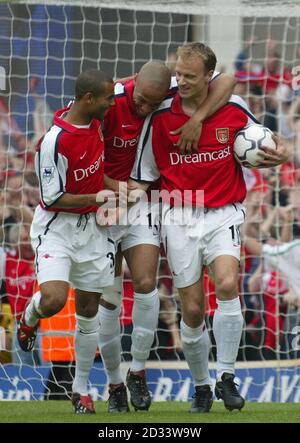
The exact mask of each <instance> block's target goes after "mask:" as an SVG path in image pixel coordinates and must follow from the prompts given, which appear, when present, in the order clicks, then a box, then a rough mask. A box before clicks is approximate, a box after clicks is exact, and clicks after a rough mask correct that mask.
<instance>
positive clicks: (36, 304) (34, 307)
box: [25, 291, 44, 326]
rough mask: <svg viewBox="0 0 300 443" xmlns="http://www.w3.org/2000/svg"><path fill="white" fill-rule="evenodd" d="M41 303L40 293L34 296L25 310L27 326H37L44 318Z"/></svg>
mask: <svg viewBox="0 0 300 443" xmlns="http://www.w3.org/2000/svg"><path fill="white" fill-rule="evenodd" d="M40 301H41V293H40V291H38V292H36V293H35V294H33V296H32V297H31V300H30V302H29V304H28V306H27V308H26V310H25V323H26V325H27V326H35V325H36V324H37V322H38V321H39V319H40V318H43V317H44V315H43V313H42V311H41V308H40Z"/></svg>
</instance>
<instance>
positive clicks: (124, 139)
mask: <svg viewBox="0 0 300 443" xmlns="http://www.w3.org/2000/svg"><path fill="white" fill-rule="evenodd" d="M215 77H218V74H215ZM233 87H234V79H233V78H231V77H230V76H226V75H224V74H222V75H220V76H219V77H218V78H215V79H214V81H213V82H211V83H210V93H209V94H208V96H207V98H206V100H205V101H204V102H203V103H202V104H201V107H200V108H199V109H197V110H196V114H195V116H194V117H193V118H192V119H190V120H189V121H186V122H184V125H181V124H180V125H178V126H177V127H174V128H173V130H174V137H175V136H176V137H177V142H178V146H179V148H180V149H181V151H182V152H186V150H187V151H188V152H189V151H190V150H191V148H192V146H194V147H196V146H197V140H198V138H199V134H200V132H201V125H202V121H203V120H204V119H205V118H206V117H207V116H208V115H210V114H212V113H213V112H214V111H215V110H216V109H218V108H219V107H220V106H222V105H223V104H225V103H226V101H227V100H228V98H229V97H230V94H231V92H232V89H233ZM176 90H177V84H176V79H175V78H172V80H171V74H170V72H169V70H168V69H167V67H166V66H165V64H164V63H162V62H158V61H153V62H149V63H146V64H145V65H144V66H143V67H142V69H141V70H140V72H139V74H138V75H137V77H136V78H135V79H133V80H130V81H126V82H124V84H122V83H117V84H116V86H115V106H113V107H112V108H110V109H109V111H108V113H107V115H106V116H105V120H104V127H103V134H104V139H105V174H106V177H105V184H106V186H107V187H109V188H110V189H113V190H115V191H119V186H120V182H121V183H122V182H123V184H125V183H126V182H127V180H128V179H129V177H130V173H131V170H132V167H133V165H134V161H135V156H136V150H137V145H138V141H139V138H140V136H141V131H142V127H143V123H144V121H145V118H146V117H147V116H148V115H150V114H151V113H152V112H153V111H155V110H156V109H157V108H158V107H159V105H160V103H161V102H162V100H163V99H164V98H165V97H166V96H173V95H174V94H175V92H176ZM141 206H142V205H140V209H141V212H142V209H143V208H144V207H142V208H141ZM145 209H146V211H145V214H144V215H145V219H146V221H145V222H144V223H142V222H141V223H137V222H136V220H134V223H132V224H128V225H125V226H113V227H112V228H111V235H112V236H113V238H114V239H115V240H116V241H117V242H118V243H120V247H121V250H122V254H123V255H124V257H125V259H126V261H127V264H128V267H129V269H130V271H131V276H132V280H133V285H134V307H133V333H132V357H133V360H132V363H131V366H130V371H129V372H128V376H127V387H128V388H129V391H130V396H131V403H132V404H133V406H134V408H135V409H141V410H147V409H148V408H149V406H150V403H151V397H150V393H149V390H148V387H147V384H146V378H145V364H146V360H147V359H148V356H149V353H150V349H151V345H152V343H153V339H154V333H155V329H156V327H157V321H158V314H159V299H158V292H157V288H156V272H157V267H158V258H159V245H160V229H159V226H160V223H159V220H158V217H157V216H158V214H157V212H156V211H155V209H154V208H152V209H151V211H148V210H147V205H146V208H145ZM134 210H135V211H136V208H135V209H134ZM130 214H131V212H130V213H129V216H130ZM117 257H118V258H117V260H116V278H115V284H114V287H112V288H110V290H109V291H108V290H107V289H106V290H105V291H104V294H103V297H102V298H101V301H100V305H101V306H100V309H99V310H100V325H101V326H100V335H99V346H100V349H101V356H102V359H103V362H104V365H105V368H106V372H107V376H108V383H109V394H110V397H109V402H108V410H109V412H126V411H128V410H129V408H128V402H127V393H126V387H125V385H124V382H123V378H122V375H121V371H120V362H121V348H120V324H119V314H120V309H121V293H122V277H121V265H122V256H121V255H117Z"/></svg>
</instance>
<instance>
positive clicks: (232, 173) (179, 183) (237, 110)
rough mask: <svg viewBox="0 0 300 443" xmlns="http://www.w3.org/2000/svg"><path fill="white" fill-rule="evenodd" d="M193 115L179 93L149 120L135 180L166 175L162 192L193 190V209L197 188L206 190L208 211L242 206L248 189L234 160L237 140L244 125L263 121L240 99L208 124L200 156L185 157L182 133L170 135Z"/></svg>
mask: <svg viewBox="0 0 300 443" xmlns="http://www.w3.org/2000/svg"><path fill="white" fill-rule="evenodd" d="M188 118H189V117H188V116H187V115H186V114H185V113H184V111H183V109H182V106H181V99H180V96H179V94H176V96H175V97H174V98H169V99H166V100H165V101H164V102H163V103H162V105H161V106H160V108H159V109H158V111H156V112H155V113H154V114H153V115H152V116H150V117H149V118H147V119H146V120H145V124H144V127H143V130H142V134H141V138H140V141H139V146H138V152H137V158H136V161H135V165H134V168H133V170H132V173H131V177H132V178H133V179H134V180H141V181H146V182H152V181H154V180H157V179H158V178H159V177H161V190H166V191H168V192H169V193H171V192H172V191H174V190H179V191H180V194H181V195H182V197H183V195H184V191H186V190H191V191H192V197H191V198H192V201H191V202H190V201H189V202H188V203H192V205H197V204H198V201H197V193H196V191H197V190H200V191H201V190H202V191H204V207H206V208H219V207H222V206H225V205H227V204H229V203H236V202H242V201H243V200H244V198H245V196H246V186H245V181H244V178H243V172H242V169H241V167H240V165H239V164H238V163H237V162H236V161H235V159H234V156H233V141H234V138H235V135H236V133H237V132H238V131H239V130H240V129H242V128H243V127H244V126H246V125H247V124H249V123H250V122H252V123H258V122H257V120H256V119H255V118H254V117H253V115H252V114H251V113H250V111H249V109H248V107H247V105H246V103H245V102H244V100H242V99H241V98H240V97H238V96H232V97H231V99H230V101H229V102H228V103H227V104H226V105H225V106H223V107H222V108H221V109H219V110H218V111H217V112H216V113H215V114H214V115H212V116H211V117H210V118H208V119H207V120H205V121H204V123H203V126H202V134H201V137H200V140H199V142H198V152H195V153H192V154H187V155H184V154H181V153H180V151H179V149H178V148H177V147H176V146H175V143H176V142H177V140H178V137H179V136H178V135H176V136H173V135H171V134H170V131H173V130H175V129H176V128H178V127H180V126H182V125H183V124H184V123H185V122H186V121H187V120H188Z"/></svg>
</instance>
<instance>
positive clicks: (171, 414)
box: [0, 401, 300, 424]
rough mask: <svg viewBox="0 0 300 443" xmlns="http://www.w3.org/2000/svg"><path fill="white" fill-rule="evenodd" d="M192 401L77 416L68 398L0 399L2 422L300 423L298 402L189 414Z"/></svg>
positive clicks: (100, 406)
mask: <svg viewBox="0 0 300 443" xmlns="http://www.w3.org/2000/svg"><path fill="white" fill-rule="evenodd" d="M188 409H189V403H183V402H157V403H153V404H152V406H151V409H150V410H149V411H148V412H142V411H138V412H134V411H133V408H131V412H130V413H127V414H117V415H116V414H109V413H108V412H107V404H106V403H105V402H96V414H93V415H75V414H74V412H73V407H72V405H71V403H70V402H67V401H19V402H18V401H0V423H107V424H108V423H169V424H171V423H300V405H299V404H297V403H246V405H245V407H244V409H243V410H242V411H241V412H239V411H233V412H229V411H227V410H226V409H225V408H224V405H223V403H221V402H214V404H213V407H212V409H211V411H210V413H209V414H189V412H188Z"/></svg>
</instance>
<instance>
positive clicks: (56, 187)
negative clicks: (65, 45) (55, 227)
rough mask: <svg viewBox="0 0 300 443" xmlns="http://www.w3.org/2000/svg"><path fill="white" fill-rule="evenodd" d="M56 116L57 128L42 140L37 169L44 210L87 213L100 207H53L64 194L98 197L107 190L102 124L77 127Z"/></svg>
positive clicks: (38, 149) (56, 114) (60, 113)
mask: <svg viewBox="0 0 300 443" xmlns="http://www.w3.org/2000/svg"><path fill="white" fill-rule="evenodd" d="M66 111H68V108H65V109H61V110H59V111H57V112H56V113H55V117H54V125H53V126H52V127H51V128H50V130H49V131H48V132H47V134H45V136H44V137H43V138H42V139H41V140H40V141H39V143H38V145H37V148H36V151H37V154H36V159H35V168H36V173H37V176H38V178H39V183H40V193H41V200H40V205H41V206H42V208H43V209H46V210H50V211H63V212H72V213H77V214H86V213H88V212H96V211H97V209H98V207H97V206H87V207H82V208H74V209H56V208H52V205H53V204H54V203H55V202H56V201H57V200H58V199H59V198H60V197H61V196H62V195H63V194H64V193H70V194H78V195H82V194H94V193H97V192H99V191H101V190H102V189H103V182H104V138H103V135H102V131H101V128H100V122H99V121H98V120H96V119H93V120H92V121H91V123H90V125H89V127H87V128H77V127H76V126H73V125H71V124H70V123H67V122H66V121H64V120H63V119H61V116H62V114H63V113H65V112H66Z"/></svg>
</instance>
